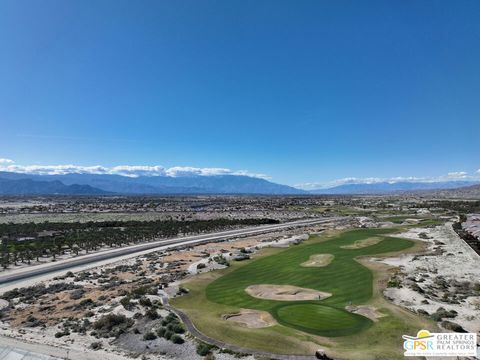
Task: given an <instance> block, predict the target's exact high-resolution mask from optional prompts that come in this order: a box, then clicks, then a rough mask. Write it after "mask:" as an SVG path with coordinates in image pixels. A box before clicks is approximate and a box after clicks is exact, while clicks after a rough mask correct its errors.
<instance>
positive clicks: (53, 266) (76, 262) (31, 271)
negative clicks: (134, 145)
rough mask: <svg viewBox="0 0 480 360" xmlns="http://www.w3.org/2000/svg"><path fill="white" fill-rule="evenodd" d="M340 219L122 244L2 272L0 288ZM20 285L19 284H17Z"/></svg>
mask: <svg viewBox="0 0 480 360" xmlns="http://www.w3.org/2000/svg"><path fill="white" fill-rule="evenodd" d="M341 219H343V218H339V217H332V218H322V219H309V220H299V221H292V222H288V223H282V224H274V225H262V226H255V227H248V228H243V229H235V230H227V231H221V232H217V233H211V234H204V235H194V236H186V237H180V238H174V239H169V240H158V241H152V242H148V243H144V244H140V245H133V246H128V247H124V248H121V249H114V250H106V251H102V252H99V253H92V254H88V255H81V256H78V257H74V258H70V259H65V260H61V261H58V262H52V263H46V264H41V265H33V266H30V267H27V268H23V269H18V270H14V271H11V272H8V273H6V274H3V275H0V288H1V287H4V286H7V285H10V284H12V283H14V282H18V281H20V280H27V279H28V280H31V279H35V278H38V277H40V276H41V275H45V274H50V273H54V272H58V271H62V270H69V269H72V268H75V267H79V266H81V265H86V264H93V263H97V262H100V261H104V260H108V262H115V261H117V260H119V258H120V257H123V256H125V255H133V256H135V254H138V253H140V252H145V251H147V252H153V251H158V250H167V249H172V248H178V247H182V246H190V245H198V244H201V243H207V242H212V241H221V240H226V239H229V238H235V237H239V236H247V235H258V234H262V233H268V232H273V231H277V230H281V229H288V228H293V227H302V226H309V225H315V224H322V223H327V222H331V221H335V220H337V221H338V220H341ZM19 285H20V284H19Z"/></svg>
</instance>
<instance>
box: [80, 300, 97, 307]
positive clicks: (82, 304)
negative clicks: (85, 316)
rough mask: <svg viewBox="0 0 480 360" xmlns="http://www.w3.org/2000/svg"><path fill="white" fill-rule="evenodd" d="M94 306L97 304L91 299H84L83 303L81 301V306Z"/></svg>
mask: <svg viewBox="0 0 480 360" xmlns="http://www.w3.org/2000/svg"><path fill="white" fill-rule="evenodd" d="M93 305H95V302H94V301H93V300H92V299H90V298H87V299H83V300H82V301H80V306H93Z"/></svg>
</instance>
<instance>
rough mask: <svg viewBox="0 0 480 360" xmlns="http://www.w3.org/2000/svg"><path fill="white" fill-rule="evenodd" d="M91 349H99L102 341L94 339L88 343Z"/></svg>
mask: <svg viewBox="0 0 480 360" xmlns="http://www.w3.org/2000/svg"><path fill="white" fill-rule="evenodd" d="M90 348H91V349H92V350H100V349H101V348H102V343H101V342H100V341H94V342H92V343H91V344H90Z"/></svg>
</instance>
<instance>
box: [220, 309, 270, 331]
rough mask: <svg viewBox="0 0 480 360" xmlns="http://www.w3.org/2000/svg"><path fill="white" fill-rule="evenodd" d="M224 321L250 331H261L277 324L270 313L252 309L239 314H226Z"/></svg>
mask: <svg viewBox="0 0 480 360" xmlns="http://www.w3.org/2000/svg"><path fill="white" fill-rule="evenodd" d="M224 319H225V320H226V321H233V322H235V323H237V324H239V325H240V326H244V327H247V328H250V329H259V328H264V327H269V326H273V325H275V324H277V322H276V321H275V319H274V318H273V317H272V315H270V313H269V312H267V311H259V310H250V309H245V310H242V311H241V312H239V313H237V314H226V315H224Z"/></svg>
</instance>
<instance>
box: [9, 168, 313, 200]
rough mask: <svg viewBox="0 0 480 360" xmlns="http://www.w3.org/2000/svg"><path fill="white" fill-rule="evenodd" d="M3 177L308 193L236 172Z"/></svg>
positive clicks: (121, 189) (161, 190) (131, 187)
mask: <svg viewBox="0 0 480 360" xmlns="http://www.w3.org/2000/svg"><path fill="white" fill-rule="evenodd" d="M0 178H4V179H10V180H18V179H22V178H28V179H31V180H34V181H60V182H62V183H63V184H65V185H74V184H81V185H89V186H91V187H93V188H96V189H100V190H103V191H107V192H111V193H118V194H267V195H287V194H306V192H305V191H303V190H299V189H295V188H293V187H290V186H286V185H280V184H276V183H273V182H270V181H267V180H264V179H259V178H254V177H249V176H237V175H215V176H188V177H169V176H140V177H135V178H134V177H126V176H120V175H103V174H102V175H96V174H68V175H28V174H18V173H9V172H0Z"/></svg>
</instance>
